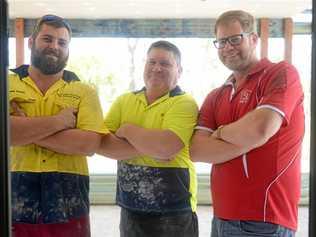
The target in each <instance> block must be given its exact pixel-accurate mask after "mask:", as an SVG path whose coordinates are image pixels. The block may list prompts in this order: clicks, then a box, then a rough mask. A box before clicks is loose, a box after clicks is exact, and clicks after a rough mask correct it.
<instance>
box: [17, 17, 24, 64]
mask: <svg viewBox="0 0 316 237" xmlns="http://www.w3.org/2000/svg"><path fill="white" fill-rule="evenodd" d="M15 39H16V42H15V47H16V66H17V67H18V66H21V65H22V64H24V19H23V18H17V19H16V20H15Z"/></svg>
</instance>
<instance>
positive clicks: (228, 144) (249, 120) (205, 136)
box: [190, 108, 283, 164]
mask: <svg viewBox="0 0 316 237" xmlns="http://www.w3.org/2000/svg"><path fill="white" fill-rule="evenodd" d="M282 121H283V117H282V116H281V115H280V114H279V113H278V112H275V111H274V110H271V109H269V108H261V109H257V110H254V111H251V112H249V113H248V114H246V115H245V116H244V117H242V118H240V119H239V120H237V121H236V122H233V123H230V124H227V125H225V126H224V127H222V128H221V131H220V139H218V135H219V134H218V131H215V132H214V133H210V132H207V131H197V132H195V134H194V135H193V138H192V144H191V150H190V152H191V157H192V160H194V161H201V162H207V163H214V164H217V163H223V162H226V161H229V160H232V159H234V158H236V157H238V156H240V155H242V154H244V153H246V152H248V151H250V150H252V149H254V148H257V147H260V146H262V145H263V144H265V143H266V142H267V141H268V140H269V139H270V138H271V137H272V136H273V135H274V134H275V133H276V132H277V131H278V130H279V128H280V127H281V124H282Z"/></svg>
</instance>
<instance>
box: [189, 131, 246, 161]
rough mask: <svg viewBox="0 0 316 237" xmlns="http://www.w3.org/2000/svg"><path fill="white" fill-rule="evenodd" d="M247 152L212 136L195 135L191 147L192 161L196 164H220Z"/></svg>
mask: <svg viewBox="0 0 316 237" xmlns="http://www.w3.org/2000/svg"><path fill="white" fill-rule="evenodd" d="M245 152H247V150H244V149H243V148H241V147H237V146H235V145H233V144H230V143H227V142H225V141H222V140H218V139H216V138H214V137H212V136H211V135H207V136H206V135H203V136H199V135H194V136H193V138H192V143H191V147H190V155H191V159H192V160H193V161H195V162H205V163H211V164H219V163H224V162H227V161H230V160H232V159H235V158H237V157H238V156H240V155H242V154H244V153H245Z"/></svg>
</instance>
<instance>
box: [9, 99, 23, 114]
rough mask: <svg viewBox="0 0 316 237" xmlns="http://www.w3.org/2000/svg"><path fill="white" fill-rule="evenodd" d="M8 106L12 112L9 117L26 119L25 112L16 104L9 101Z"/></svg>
mask: <svg viewBox="0 0 316 237" xmlns="http://www.w3.org/2000/svg"><path fill="white" fill-rule="evenodd" d="M10 106H11V109H12V110H13V112H12V113H11V115H14V116H22V117H26V114H25V112H24V111H23V110H22V109H21V108H20V107H19V105H18V103H16V102H15V101H11V102H10Z"/></svg>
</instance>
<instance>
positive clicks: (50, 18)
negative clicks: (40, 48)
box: [31, 14, 71, 39]
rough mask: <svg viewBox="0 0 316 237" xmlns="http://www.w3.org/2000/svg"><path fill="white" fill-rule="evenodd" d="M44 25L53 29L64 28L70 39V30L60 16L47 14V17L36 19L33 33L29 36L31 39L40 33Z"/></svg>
mask: <svg viewBox="0 0 316 237" xmlns="http://www.w3.org/2000/svg"><path fill="white" fill-rule="evenodd" d="M44 24H45V25H49V26H53V27H55V28H66V29H67V31H68V33H69V37H70V38H71V28H70V25H69V24H68V22H67V21H66V20H65V19H64V18H62V17H60V16H56V15H51V14H49V15H45V16H42V17H41V18H40V19H38V21H37V23H36V25H35V27H34V30H33V33H32V35H31V37H32V38H33V39H35V38H36V37H37V35H38V33H39V32H40V31H41V28H42V26H43V25H44Z"/></svg>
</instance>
